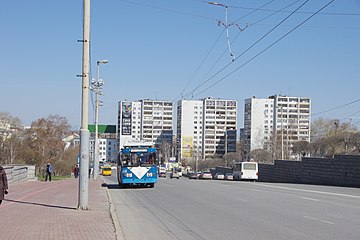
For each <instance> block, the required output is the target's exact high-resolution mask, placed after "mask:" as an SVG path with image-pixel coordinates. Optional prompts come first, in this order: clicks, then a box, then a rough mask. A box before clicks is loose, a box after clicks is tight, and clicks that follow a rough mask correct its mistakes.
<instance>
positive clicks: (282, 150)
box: [281, 106, 284, 160]
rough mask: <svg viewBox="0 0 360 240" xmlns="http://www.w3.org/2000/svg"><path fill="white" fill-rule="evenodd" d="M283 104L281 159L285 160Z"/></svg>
mask: <svg viewBox="0 0 360 240" xmlns="http://www.w3.org/2000/svg"><path fill="white" fill-rule="evenodd" d="M283 122H284V119H283V106H281V160H284V129H283V125H284V124H283Z"/></svg>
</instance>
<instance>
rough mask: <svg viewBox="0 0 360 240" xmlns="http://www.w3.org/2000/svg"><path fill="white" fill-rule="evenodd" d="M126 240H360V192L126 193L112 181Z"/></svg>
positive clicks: (159, 187) (193, 186) (250, 186)
mask: <svg viewBox="0 0 360 240" xmlns="http://www.w3.org/2000/svg"><path fill="white" fill-rule="evenodd" d="M105 178H106V181H107V183H108V189H109V192H110V195H111V199H112V201H113V204H114V205H115V211H116V214H117V217H118V219H119V222H120V225H121V229H122V232H123V235H124V239H126V240H133V239H134V240H137V239H157V240H168V239H183V240H184V239H185V240H191V239H201V240H202V239H208V240H212V239H214V240H215V239H216V240H218V239H266V240H272V239H274V240H275V239H276V240H281V239H284V240H289V239H292V240H293V239H301V240H304V239H306V240H307V239H308V240H319V239H324V240H325V239H326V240H330V239H341V240H345V239H346V240H351V239H354V240H358V239H360V228H359V226H360V205H359V203H360V189H357V188H341V187H328V186H315V185H297V184H271V183H260V182H237V181H236V182H231V181H219V180H189V179H187V178H185V177H182V178H180V179H170V178H169V177H167V178H166V179H164V178H161V179H159V181H158V183H157V184H156V185H155V188H152V189H151V188H126V189H119V188H118V186H117V183H116V178H115V174H113V176H112V177H105Z"/></svg>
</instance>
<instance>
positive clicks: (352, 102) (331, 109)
mask: <svg viewBox="0 0 360 240" xmlns="http://www.w3.org/2000/svg"><path fill="white" fill-rule="evenodd" d="M333 1H334V0H333ZM357 102H360V99H356V100H354V101H351V102H349V103H345V104H343V105H340V106H337V107H333V108H330V109H328V110H325V111H321V112H317V113H314V114H312V115H311V116H316V115H320V114H324V113H327V112H331V111H334V110H337V109H340V108H343V107H346V106H349V105H351V104H354V103H357Z"/></svg>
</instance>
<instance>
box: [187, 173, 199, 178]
mask: <svg viewBox="0 0 360 240" xmlns="http://www.w3.org/2000/svg"><path fill="white" fill-rule="evenodd" d="M188 175H189V179H198V175H197V173H196V172H189V173H188Z"/></svg>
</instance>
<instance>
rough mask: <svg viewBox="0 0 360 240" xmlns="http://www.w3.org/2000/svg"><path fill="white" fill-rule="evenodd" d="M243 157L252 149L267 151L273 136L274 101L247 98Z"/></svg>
mask: <svg viewBox="0 0 360 240" xmlns="http://www.w3.org/2000/svg"><path fill="white" fill-rule="evenodd" d="M244 112H245V113H244V136H245V139H243V141H244V151H245V156H246V155H248V154H249V153H250V151H251V150H254V149H269V146H268V143H269V141H270V140H271V139H272V135H273V118H274V99H270V98H265V99H258V98H255V97H253V98H248V99H246V100H245V110H244Z"/></svg>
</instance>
